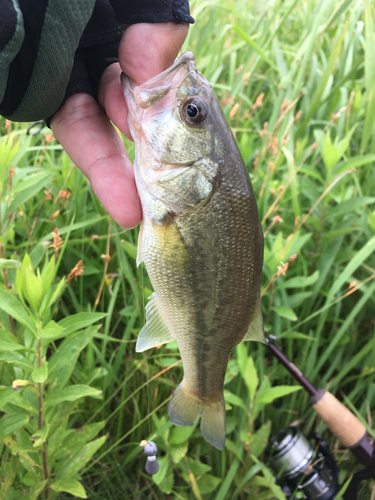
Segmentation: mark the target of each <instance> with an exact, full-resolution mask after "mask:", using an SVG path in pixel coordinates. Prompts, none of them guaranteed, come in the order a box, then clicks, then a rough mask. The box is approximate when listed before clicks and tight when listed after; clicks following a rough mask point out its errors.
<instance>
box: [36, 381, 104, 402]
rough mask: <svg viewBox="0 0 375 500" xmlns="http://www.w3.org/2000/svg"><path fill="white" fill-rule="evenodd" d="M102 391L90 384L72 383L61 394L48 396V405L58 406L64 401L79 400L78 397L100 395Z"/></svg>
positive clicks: (46, 400)
mask: <svg viewBox="0 0 375 500" xmlns="http://www.w3.org/2000/svg"><path fill="white" fill-rule="evenodd" d="M101 393H102V391H99V390H98V389H94V388H93V387H90V386H88V385H80V384H77V385H71V386H69V387H66V388H65V389H64V390H63V391H61V393H60V394H55V395H52V396H47V397H46V399H45V405H46V406H56V405H58V404H59V403H62V402H63V401H77V399H80V398H85V397H87V396H100V394H101Z"/></svg>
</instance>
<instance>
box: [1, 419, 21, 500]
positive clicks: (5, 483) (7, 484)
mask: <svg viewBox="0 0 375 500" xmlns="http://www.w3.org/2000/svg"><path fill="white" fill-rule="evenodd" d="M0 422H1V421H0ZM19 460H20V457H19V456H16V455H11V456H10V457H9V459H8V460H2V463H1V474H2V481H1V483H0V498H4V499H6V500H8V498H9V497H10V495H8V492H9V490H10V488H11V486H12V484H13V481H14V480H15V478H16V474H17V469H18V464H19ZM13 498H17V497H16V496H14V497H13ZM18 498H19V496H18Z"/></svg>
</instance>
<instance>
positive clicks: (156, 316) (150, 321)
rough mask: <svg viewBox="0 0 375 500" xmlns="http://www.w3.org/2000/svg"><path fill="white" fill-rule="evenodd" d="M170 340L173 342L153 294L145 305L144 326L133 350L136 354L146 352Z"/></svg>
mask: <svg viewBox="0 0 375 500" xmlns="http://www.w3.org/2000/svg"><path fill="white" fill-rule="evenodd" d="M172 340H174V338H173V335H172V333H171V331H170V329H169V327H168V325H167V324H166V322H165V320H164V318H163V315H162V312H161V310H160V308H159V306H158V303H157V301H156V295H155V293H153V294H152V295H151V300H150V302H149V303H148V304H147V305H146V324H145V326H144V327H143V328H142V330H141V331H140V333H139V335H138V339H137V346H136V348H135V350H136V352H142V351H146V350H147V349H151V347H156V346H158V345H161V344H166V343H167V342H171V341H172Z"/></svg>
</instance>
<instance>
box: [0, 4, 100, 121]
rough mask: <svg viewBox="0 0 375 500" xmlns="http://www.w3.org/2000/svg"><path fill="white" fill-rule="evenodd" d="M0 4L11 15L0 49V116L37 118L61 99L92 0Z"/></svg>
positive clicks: (90, 10)
mask: <svg viewBox="0 0 375 500" xmlns="http://www.w3.org/2000/svg"><path fill="white" fill-rule="evenodd" d="M6 2H7V4H8V7H9V5H10V4H11V6H12V7H13V9H14V11H15V12H16V13H17V16H16V26H15V29H14V33H13V36H12V37H11V38H10V39H9V41H8V42H7V43H6V45H5V46H4V48H3V49H2V50H1V53H0V102H1V104H0V114H2V115H3V116H5V117H6V118H9V119H10V120H13V121H34V120H39V119H43V118H46V117H48V116H50V115H52V114H53V113H55V112H56V110H57V109H58V108H59V106H60V105H61V103H62V101H63V99H64V95H65V90H66V88H67V85H68V82H69V79H70V74H71V71H72V68H73V63H74V55H75V52H76V50H77V48H78V45H79V42H80V39H81V36H82V33H83V31H84V29H85V26H86V25H87V23H88V21H89V19H90V17H91V14H92V12H93V9H94V5H95V0H49V1H48V0H46V1H43V0H41V1H39V2H30V1H29V0H6ZM30 4H32V5H30ZM1 22H3V21H0V23H1Z"/></svg>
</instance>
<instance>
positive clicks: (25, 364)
mask: <svg viewBox="0 0 375 500" xmlns="http://www.w3.org/2000/svg"><path fill="white" fill-rule="evenodd" d="M0 345H1V342H0ZM0 361H5V362H6V363H8V364H10V365H14V366H17V367H18V368H22V370H26V371H27V372H30V371H33V370H34V365H33V364H32V363H30V361H29V360H28V359H26V358H25V356H23V355H22V354H20V353H19V352H17V353H15V352H9V351H6V352H0Z"/></svg>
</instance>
